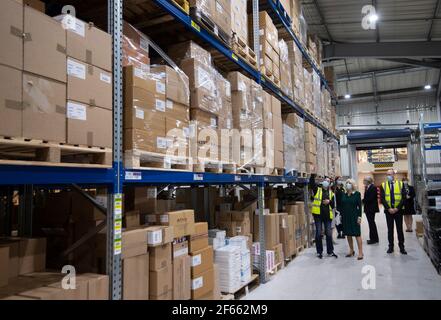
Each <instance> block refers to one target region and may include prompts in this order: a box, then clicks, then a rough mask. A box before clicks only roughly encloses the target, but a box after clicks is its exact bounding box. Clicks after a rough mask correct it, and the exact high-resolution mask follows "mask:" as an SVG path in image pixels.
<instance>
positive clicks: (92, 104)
mask: <svg viewBox="0 0 441 320" xmlns="http://www.w3.org/2000/svg"><path fill="white" fill-rule="evenodd" d="M89 104H90V106H92V107H96V101H95V99H90V100H89Z"/></svg>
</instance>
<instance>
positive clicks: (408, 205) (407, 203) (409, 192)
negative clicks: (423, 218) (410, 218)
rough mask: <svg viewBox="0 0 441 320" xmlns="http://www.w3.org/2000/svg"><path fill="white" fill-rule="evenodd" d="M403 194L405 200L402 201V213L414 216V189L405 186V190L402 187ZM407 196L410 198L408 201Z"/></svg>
mask: <svg viewBox="0 0 441 320" xmlns="http://www.w3.org/2000/svg"><path fill="white" fill-rule="evenodd" d="M403 189H404V193H405V194H406V197H405V200H404V213H405V214H416V212H415V197H416V194H415V188H414V187H412V186H407V188H406V187H405V186H404V187H403ZM407 196H409V197H410V199H407Z"/></svg>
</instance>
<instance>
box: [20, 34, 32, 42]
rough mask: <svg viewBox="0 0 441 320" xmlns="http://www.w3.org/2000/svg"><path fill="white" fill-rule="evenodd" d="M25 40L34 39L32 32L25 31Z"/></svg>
mask: <svg viewBox="0 0 441 320" xmlns="http://www.w3.org/2000/svg"><path fill="white" fill-rule="evenodd" d="M22 36H23V40H24V41H32V35H31V33H30V32H25V33H23V34H22Z"/></svg>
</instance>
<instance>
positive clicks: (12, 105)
mask: <svg viewBox="0 0 441 320" xmlns="http://www.w3.org/2000/svg"><path fill="white" fill-rule="evenodd" d="M5 108H8V109H14V110H23V102H21V101H16V100H8V99H5Z"/></svg>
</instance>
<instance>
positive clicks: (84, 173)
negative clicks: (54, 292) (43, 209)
mask: <svg viewBox="0 0 441 320" xmlns="http://www.w3.org/2000/svg"><path fill="white" fill-rule="evenodd" d="M153 1H154V2H155V3H156V4H158V5H159V6H160V7H161V8H163V9H164V10H165V12H167V13H168V14H170V15H171V16H173V17H174V18H175V20H177V21H179V22H180V23H182V24H183V25H184V26H185V27H186V28H187V29H188V30H191V31H192V32H193V33H195V34H196V35H198V36H199V37H200V39H201V40H203V41H205V42H206V43H208V44H209V45H210V46H211V47H212V48H214V49H216V50H217V51H219V52H220V53H222V54H223V55H225V56H226V57H228V58H229V59H230V60H231V61H233V62H234V63H236V64H237V65H238V67H239V68H240V70H241V71H242V72H245V73H248V75H249V76H251V77H252V78H253V79H254V80H255V81H256V82H258V83H260V84H261V85H262V86H263V87H264V89H265V90H267V91H269V92H270V93H272V94H273V95H274V96H276V97H277V98H278V99H279V100H280V101H281V102H282V104H284V105H287V106H289V107H290V108H291V110H292V112H295V113H297V114H298V115H299V116H301V117H302V118H304V119H305V121H308V122H310V123H312V124H314V125H315V126H317V127H318V128H319V129H321V130H322V131H324V133H325V134H326V135H327V136H329V137H331V138H334V139H336V140H338V139H337V137H336V136H335V135H334V134H333V133H332V132H330V131H329V130H328V129H327V128H325V127H323V125H322V124H320V123H319V122H318V121H317V120H316V119H315V118H313V117H312V116H310V115H309V114H307V113H306V112H305V111H304V110H303V109H302V108H301V106H299V105H297V104H296V103H295V102H294V101H292V100H291V99H289V98H288V97H287V96H286V95H284V94H283V93H282V92H281V91H280V89H278V88H277V87H275V86H274V85H273V84H271V83H270V82H268V81H266V80H265V78H264V77H263V76H262V75H261V74H260V72H258V71H256V70H254V69H253V68H251V67H250V66H249V65H248V64H247V63H245V62H244V61H243V60H242V59H241V58H240V57H238V56H236V55H235V54H234V53H233V52H232V51H231V50H230V49H228V48H227V47H225V46H224V45H223V44H222V43H221V42H220V41H219V40H218V39H216V38H215V37H214V36H212V35H211V34H210V33H208V32H206V31H205V30H204V29H203V28H202V27H200V26H199V25H198V24H197V23H196V22H194V21H193V20H192V19H191V18H190V17H189V16H187V15H186V14H185V13H183V12H182V11H181V10H180V9H179V8H177V7H176V6H175V5H174V4H172V2H171V1H169V0H153ZM107 3H108V32H109V33H110V34H111V35H112V38H113V53H114V59H113V60H114V61H113V74H114V81H113V90H114V97H113V100H114V110H113V121H114V123H113V128H114V132H113V150H114V151H113V166H112V168H107V169H103V168H83V167H74V166H44V165H41V166H27V165H0V186H14V187H17V186H20V187H21V188H22V189H23V190H25V191H26V190H31V191H30V192H23V193H24V195H25V197H24V198H25V200H26V201H24V202H25V204H27V203H29V202H30V203H32V188H33V187H34V186H37V187H39V186H42V187H50V188H61V187H66V186H71V185H75V186H82V187H89V186H100V187H106V188H107V191H108V193H107V194H108V197H107V198H108V199H107V200H108V201H107V209H104V208H101V209H102V210H107V226H108V228H107V230H108V236H107V239H108V241H107V273H108V275H109V276H110V293H111V295H110V297H111V298H112V299H115V300H118V299H121V297H122V261H121V232H122V214H123V212H122V193H123V187H124V186H130V185H146V186H147V185H163V184H170V185H177V186H179V185H193V186H198V185H203V186H207V185H237V186H239V185H250V186H253V187H257V195H258V206H259V208H260V209H261V210H260V211H259V216H260V219H259V225H260V229H259V230H260V244H261V260H260V268H259V271H260V276H261V282H265V280H266V266H265V241H264V239H265V236H264V235H265V225H264V217H263V208H264V188H265V186H268V185H275V184H300V185H304V186H305V187H304V193H305V197H304V199H305V211H306V214H307V216H308V217H309V215H308V205H307V200H308V197H309V195H308V188H307V184H308V182H309V181H308V179H305V178H299V177H297V176H296V175H290V176H263V175H244V174H213V173H193V172H175V171H163V170H132V169H125V168H124V164H123V148H122V144H123V119H122V117H123V98H122V88H123V85H122V74H123V69H122V23H123V0H108V2H107ZM252 3H253V17H254V20H255V21H254V29H255V30H254V32H258V25H259V23H258V16H259V14H258V13H259V0H253V2H252ZM266 3H267V4H268V6H265V7H264V8H265V10H268V11H269V12H270V13H271V15H272V17H273V19H276V20H277V21H278V22H279V24H280V23H281V24H282V25H283V27H284V28H285V29H286V30H287V31H288V32H289V34H290V35H291V36H292V38H293V40H294V41H295V43H296V44H297V46H298V47H299V48H300V50H301V51H302V54H303V56H304V57H305V59H306V60H307V61H309V63H310V64H311V66H312V68H313V69H314V70H315V72H317V73H318V74H319V75H320V78H321V80H322V85H323V86H324V87H325V88H327V89H328V90H330V89H329V86H328V84H327V82H326V79H325V78H324V76H323V74H322V73H321V71H320V70H319V68H318V67H317V66H316V65H315V64H314V62H313V61H312V59H311V58H310V57H309V55H308V53H307V51H306V50H305V49H304V48H303V47H302V44H301V43H300V41H299V39H298V38H297V37H296V35H295V34H294V32H293V31H292V30H291V28H290V24H289V22H288V21H287V20H286V16H285V15H284V13H283V8H281V6H280V3H278V1H277V0H267V1H266ZM255 39H257V40H256V41H255V43H254V48H255V49H256V48H259V43H258V39H259V37H255ZM258 52H259V50H256V54H258ZM330 91H331V90H330ZM331 94H332V92H331ZM90 201H92V203H93V204H94V205H96V206H97V207H99V206H100V205H99V204H97V203H96V202H95V201H94V200H93V199H90ZM28 207H29V208H30V209H29V208H28V209H27V210H28V211H29V210H31V209H32V205H30V206H28ZM28 213H29V212H28ZM308 237H309V233H308ZM308 240H309V241H310V239H308Z"/></svg>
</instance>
